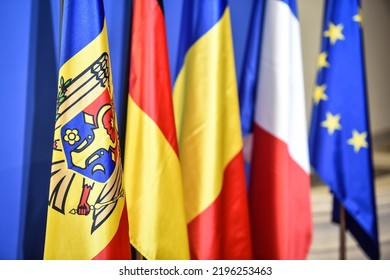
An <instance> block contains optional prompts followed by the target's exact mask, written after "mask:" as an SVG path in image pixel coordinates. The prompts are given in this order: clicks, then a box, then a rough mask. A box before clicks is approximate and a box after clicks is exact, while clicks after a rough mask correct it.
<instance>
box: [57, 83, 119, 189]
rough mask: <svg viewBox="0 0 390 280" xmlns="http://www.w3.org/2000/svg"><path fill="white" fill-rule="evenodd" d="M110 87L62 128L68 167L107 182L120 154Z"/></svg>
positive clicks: (98, 180) (93, 178) (91, 177)
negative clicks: (110, 101)
mask: <svg viewBox="0 0 390 280" xmlns="http://www.w3.org/2000/svg"><path fill="white" fill-rule="evenodd" d="M107 100H110V98H109V93H108V90H107V89H106V90H105V92H104V93H103V94H102V95H100V97H99V98H97V99H96V100H95V101H94V102H92V103H91V104H90V105H89V106H88V107H86V108H85V109H84V110H83V111H81V112H80V113H79V114H77V115H76V116H75V117H74V118H73V119H71V120H70V121H69V122H68V123H66V124H65V125H64V126H63V127H62V128H61V138H62V142H63V148H64V153H65V156H66V160H67V164H68V168H69V169H72V170H74V171H76V172H78V173H81V174H82V175H84V176H85V177H88V178H90V179H92V180H95V181H97V182H101V183H103V182H106V181H107V180H108V178H110V176H111V175H112V173H113V171H114V168H115V163H116V161H117V158H118V140H117V133H116V129H115V126H114V122H115V119H114V114H113V109H112V106H111V104H110V103H108V102H107Z"/></svg>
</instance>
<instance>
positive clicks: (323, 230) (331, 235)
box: [308, 150, 390, 260]
mask: <svg viewBox="0 0 390 280" xmlns="http://www.w3.org/2000/svg"><path fill="white" fill-rule="evenodd" d="M374 164H375V173H376V176H375V182H376V201H377V211H378V222H379V238H380V243H381V248H380V250H381V259H384V260H390V152H387V151H383V150H382V151H376V152H375V153H374ZM331 208H332V196H331V194H330V193H329V190H328V188H327V187H326V186H324V185H322V183H321V182H319V181H318V180H316V179H313V187H312V209H313V219H314V236H313V243H312V246H311V251H310V253H309V257H308V259H311V260H337V259H339V244H340V238H339V225H338V224H334V223H332V222H331ZM346 259H349V260H366V259H367V257H366V255H365V254H364V252H363V251H362V250H361V249H360V248H359V246H358V245H357V243H356V242H355V240H354V239H353V237H351V235H350V234H349V233H347V242H346Z"/></svg>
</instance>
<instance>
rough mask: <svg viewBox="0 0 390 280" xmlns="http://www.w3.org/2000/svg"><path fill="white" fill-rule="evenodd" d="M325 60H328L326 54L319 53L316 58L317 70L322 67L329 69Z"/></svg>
mask: <svg viewBox="0 0 390 280" xmlns="http://www.w3.org/2000/svg"><path fill="white" fill-rule="evenodd" d="M327 58H328V53H327V52H322V53H320V55H319V56H318V59H317V68H318V69H321V68H323V67H329V63H328V61H327Z"/></svg>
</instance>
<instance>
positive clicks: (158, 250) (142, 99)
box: [124, 0, 190, 259]
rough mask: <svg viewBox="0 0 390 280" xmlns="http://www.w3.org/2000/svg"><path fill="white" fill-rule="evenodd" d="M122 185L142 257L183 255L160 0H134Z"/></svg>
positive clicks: (134, 239)
mask: <svg viewBox="0 0 390 280" xmlns="http://www.w3.org/2000/svg"><path fill="white" fill-rule="evenodd" d="M132 28H133V30H132V46H131V62H130V84H129V99H128V109H127V110H128V111H127V130H126V140H125V159H124V186H125V192H126V198H127V201H128V204H127V206H128V213H129V223H130V228H131V244H132V245H133V246H134V247H135V248H136V249H137V250H138V251H139V252H140V253H141V254H142V255H143V256H144V257H145V258H147V259H189V256H190V254H189V247H188V234H187V224H186V218H185V210H184V196H183V188H182V179H181V171H180V162H179V149H178V144H177V135H176V128H175V120H174V116H173V102H172V90H171V80H170V75H169V62H168V49H167V42H166V31H165V22H164V13H163V7H162V1H157V0H135V1H134V14H133V25H132Z"/></svg>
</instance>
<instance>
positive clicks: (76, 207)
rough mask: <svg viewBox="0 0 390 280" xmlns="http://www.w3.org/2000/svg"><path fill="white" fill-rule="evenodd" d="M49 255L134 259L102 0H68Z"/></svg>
mask: <svg viewBox="0 0 390 280" xmlns="http://www.w3.org/2000/svg"><path fill="white" fill-rule="evenodd" d="M63 11H64V14H63V23H62V41H61V54H60V63H61V68H60V72H59V85H58V98H57V112H56V116H55V118H56V121H55V132H54V141H53V161H52V171H51V180H50V189H49V209H48V216H47V228H46V241H45V252H44V258H45V259H129V258H131V254H130V243H129V237H128V236H129V235H128V221H127V215H126V205H125V197H124V191H123V188H122V164H121V156H120V154H121V152H120V147H119V141H118V134H117V125H116V116H115V106H114V101H113V92H112V91H113V88H112V77H111V68H110V67H111V66H110V55H109V50H108V40H107V29H106V22H105V16H104V7H103V1H101V0H89V1H72V0H65V1H64V6H63Z"/></svg>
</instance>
